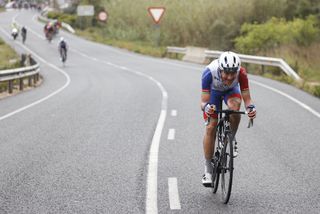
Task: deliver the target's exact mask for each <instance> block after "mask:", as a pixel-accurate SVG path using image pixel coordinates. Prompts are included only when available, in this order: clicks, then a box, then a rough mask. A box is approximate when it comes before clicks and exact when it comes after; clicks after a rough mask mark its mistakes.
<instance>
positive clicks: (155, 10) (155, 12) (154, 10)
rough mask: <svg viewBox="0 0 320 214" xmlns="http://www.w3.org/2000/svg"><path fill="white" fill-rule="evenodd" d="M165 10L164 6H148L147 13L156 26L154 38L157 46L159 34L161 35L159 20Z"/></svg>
mask: <svg viewBox="0 0 320 214" xmlns="http://www.w3.org/2000/svg"><path fill="white" fill-rule="evenodd" d="M165 10H166V8H165V7H149V8H148V12H149V15H150V16H151V17H152V19H153V22H154V23H155V25H154V26H155V28H156V35H155V37H156V38H155V40H156V43H157V46H159V44H160V35H161V31H160V21H161V18H162V16H163V14H164V12H165Z"/></svg>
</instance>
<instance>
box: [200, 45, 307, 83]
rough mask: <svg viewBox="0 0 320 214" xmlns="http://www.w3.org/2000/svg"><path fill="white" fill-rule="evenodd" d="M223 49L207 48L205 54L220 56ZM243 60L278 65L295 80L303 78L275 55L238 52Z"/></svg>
mask: <svg viewBox="0 0 320 214" xmlns="http://www.w3.org/2000/svg"><path fill="white" fill-rule="evenodd" d="M221 53H222V51H212V50H206V51H205V54H206V57H208V58H218V57H219V56H220V54H221ZM238 55H239V57H240V59H241V62H246V63H251V64H258V65H267V66H276V67H279V68H281V69H282V70H283V71H284V72H285V73H286V74H287V75H288V76H291V77H293V78H294V79H295V80H298V81H299V80H301V77H299V75H298V74H297V73H296V72H295V71H294V70H293V69H292V68H291V67H290V66H289V65H288V64H287V63H286V62H285V61H284V60H283V59H281V58H273V57H262V56H252V55H245V54H238Z"/></svg>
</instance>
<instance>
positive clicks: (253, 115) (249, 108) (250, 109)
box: [247, 105, 257, 119]
mask: <svg viewBox="0 0 320 214" xmlns="http://www.w3.org/2000/svg"><path fill="white" fill-rule="evenodd" d="M247 112H248V117H249V118H250V119H254V118H256V114H257V111H256V107H255V106H254V105H249V106H247Z"/></svg>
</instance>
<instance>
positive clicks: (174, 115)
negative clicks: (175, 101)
mask: <svg viewBox="0 0 320 214" xmlns="http://www.w3.org/2000/svg"><path fill="white" fill-rule="evenodd" d="M177 114H178V112H177V110H175V109H173V110H171V116H172V117H176V116H177Z"/></svg>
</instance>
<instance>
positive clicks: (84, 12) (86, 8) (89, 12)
mask: <svg viewBox="0 0 320 214" xmlns="http://www.w3.org/2000/svg"><path fill="white" fill-rule="evenodd" d="M77 15H78V16H93V15H94V7H93V5H79V6H78V7H77Z"/></svg>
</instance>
